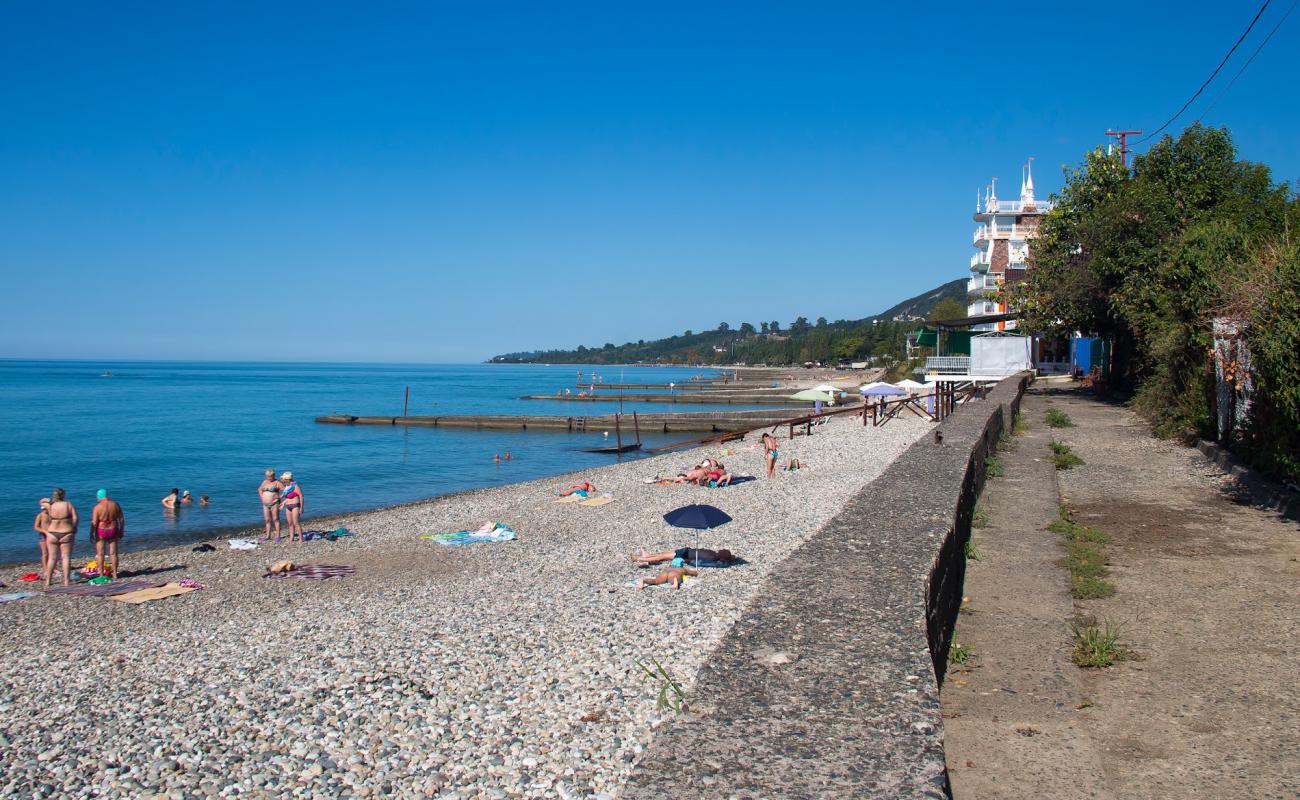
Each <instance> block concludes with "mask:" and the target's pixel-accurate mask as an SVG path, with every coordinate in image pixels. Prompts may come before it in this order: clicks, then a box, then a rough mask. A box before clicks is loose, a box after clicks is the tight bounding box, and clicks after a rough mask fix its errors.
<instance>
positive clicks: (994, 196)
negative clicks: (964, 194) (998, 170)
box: [984, 176, 998, 214]
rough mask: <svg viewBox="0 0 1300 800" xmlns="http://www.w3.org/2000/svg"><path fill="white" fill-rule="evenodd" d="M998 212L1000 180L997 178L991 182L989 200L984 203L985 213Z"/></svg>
mask: <svg viewBox="0 0 1300 800" xmlns="http://www.w3.org/2000/svg"><path fill="white" fill-rule="evenodd" d="M997 210H998V179H997V177H996V176H994V177H993V178H992V180H991V181H990V182H989V193H988V198H987V199H986V200H985V202H984V213H986V214H996V213H997Z"/></svg>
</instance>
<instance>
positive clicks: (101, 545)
mask: <svg viewBox="0 0 1300 800" xmlns="http://www.w3.org/2000/svg"><path fill="white" fill-rule="evenodd" d="M95 498H96V499H97V500H98V501H99V502H98V503H96V504H95V510H94V511H92V512H91V513H90V536H91V538H92V539H94V540H95V560H96V561H98V562H99V574H101V575H109V576H112V577H114V578H116V577H117V543H118V542H120V541H122V534H124V533H126V515H125V514H123V513H122V506H121V505H120V504H119V503H118V502H117V501H116V500H114V499H113V498H111V497H109V496H108V490H107V489H100V490H99V491H98V492H97V493H96V494H95ZM105 547H107V549H108V556H109V558H111V559H112V560H113V566H112V568H111V570H112V571H110V568H109V566H108V562H107V561H105V560H104V549H105Z"/></svg>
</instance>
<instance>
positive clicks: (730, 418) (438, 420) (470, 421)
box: [316, 408, 800, 433]
mask: <svg viewBox="0 0 1300 800" xmlns="http://www.w3.org/2000/svg"><path fill="white" fill-rule="evenodd" d="M799 410H800V409H799V408H785V409H773V410H771V411H768V410H762V411H735V412H721V413H719V412H713V413H700V414H691V413H683V414H638V415H637V424H639V425H640V429H641V431H642V432H643V433H727V432H730V431H738V430H749V429H751V428H754V427H756V426H759V425H763V424H764V423H766V422H773V423H775V422H779V421H781V420H784V419H787V418H789V417H790V416H791V413H792V412H795V413H797V412H798V411H799ZM616 416H617V415H615V414H602V415H599V416H590V417H584V416H524V415H495V416H494V415H461V414H457V415H447V416H436V417H433V416H413V417H403V416H388V417H379V416H356V415H353V414H331V415H328V416H323V417H317V418H316V422H318V423H320V424H322V425H389V426H396V425H409V426H414V427H425V428H454V429H459V430H496V431H560V432H569V433H582V432H584V431H610V432H613V431H615V430H617V429H618V427H619V425H621V426H622V428H623V430H624V431H628V430H631V426H632V419H631V417H630V415H628V414H624V415H623V417H622V421H621V422H616V420H615V418H616Z"/></svg>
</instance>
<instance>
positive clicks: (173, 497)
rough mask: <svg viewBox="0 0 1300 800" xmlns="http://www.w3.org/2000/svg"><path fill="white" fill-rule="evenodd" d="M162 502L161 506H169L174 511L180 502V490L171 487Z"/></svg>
mask: <svg viewBox="0 0 1300 800" xmlns="http://www.w3.org/2000/svg"><path fill="white" fill-rule="evenodd" d="M162 504H163V508H169V509H171V510H172V511H175V510H176V509H177V508H179V507H180V504H181V490H180V489H177V488H175V487H172V490H171V491H170V492H168V494H167V496H166V497H164V498H163V499H162Z"/></svg>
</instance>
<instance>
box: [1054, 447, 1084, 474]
mask: <svg viewBox="0 0 1300 800" xmlns="http://www.w3.org/2000/svg"><path fill="white" fill-rule="evenodd" d="M1050 447H1051V448H1052V463H1053V464H1055V465H1056V468H1057V469H1071V468H1073V467H1077V466H1079V465H1080V464H1082V463H1084V461H1083V459H1082V458H1079V456H1078V455H1076V454H1075V453H1074V451H1073V450H1072V449H1071V448H1070V446H1069V445H1068V444H1066V443H1065V442H1056V441H1053V442H1052V443H1051V444H1050Z"/></svg>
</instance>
